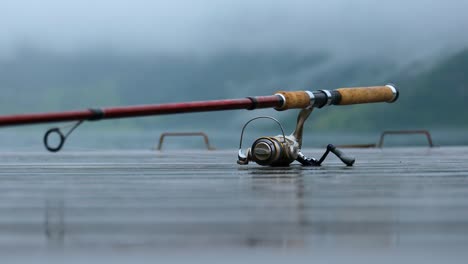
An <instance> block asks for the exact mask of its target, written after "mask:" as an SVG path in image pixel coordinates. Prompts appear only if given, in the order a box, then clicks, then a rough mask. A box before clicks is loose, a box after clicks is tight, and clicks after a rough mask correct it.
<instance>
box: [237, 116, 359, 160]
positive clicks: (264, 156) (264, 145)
mask: <svg viewBox="0 0 468 264" xmlns="http://www.w3.org/2000/svg"><path fill="white" fill-rule="evenodd" d="M311 112H312V108H305V109H302V110H301V112H299V115H298V118H297V125H296V129H295V131H294V132H293V133H292V134H291V135H289V136H285V134H284V129H283V126H282V125H281V123H280V122H279V121H278V120H276V119H275V118H273V117H270V116H259V117H255V118H252V119H250V120H249V121H247V123H245V125H244V127H243V128H242V132H241V136H240V142H239V153H238V159H237V163H238V164H239V165H247V164H248V163H249V161H253V162H255V163H257V164H259V165H262V166H289V164H291V163H292V162H294V161H296V160H297V161H298V162H300V163H301V164H302V165H303V166H320V165H321V164H322V162H323V161H324V160H325V158H326V157H327V156H328V154H329V153H330V152H332V153H333V154H335V155H336V156H337V157H338V158H339V159H340V160H341V161H342V162H343V163H344V164H346V165H347V166H352V165H353V164H354V162H355V159H354V158H352V157H349V156H346V155H345V154H344V153H343V152H342V151H340V150H338V149H337V148H336V147H335V146H333V145H332V144H328V146H327V150H326V151H325V153H324V154H323V155H322V157H321V158H320V159H319V160H316V159H314V158H307V157H306V156H305V155H304V154H302V152H301V147H302V131H303V127H304V123H305V121H306V120H307V118H308V117H309V115H310V113H311ZM257 119H270V120H273V121H275V122H276V123H277V124H278V126H279V128H280V129H281V135H278V136H274V137H268V136H266V137H260V138H258V139H256V140H255V141H254V142H253V143H252V146H251V147H250V148H248V149H247V150H246V152H245V154H244V152H243V151H242V139H243V136H244V131H245V128H246V127H247V125H248V124H250V123H251V122H252V121H254V120H257Z"/></svg>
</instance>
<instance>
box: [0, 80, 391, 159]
mask: <svg viewBox="0 0 468 264" xmlns="http://www.w3.org/2000/svg"><path fill="white" fill-rule="evenodd" d="M397 97H398V91H397V90H396V89H395V88H394V86H392V85H386V86H375V87H356V88H340V89H336V90H330V91H329V90H318V91H312V92H310V91H294V92H290V91H279V92H277V93H275V94H274V95H270V96H251V97H246V98H241V99H225V100H210V101H194V102H182V103H168V104H156V105H136V106H123V107H108V108H90V109H85V110H78V111H65V112H51V113H32V114H19V115H8V116H0V126H17V125H29V124H41V123H51V122H65V121H78V122H77V123H76V124H75V125H74V126H73V127H72V128H71V129H70V130H69V131H68V132H67V133H65V134H63V133H62V132H61V130H60V129H59V128H51V129H49V130H48V131H47V132H46V134H45V135H44V144H45V146H46V148H47V149H48V150H49V151H52V152H56V151H59V150H60V149H61V148H62V146H63V144H64V142H65V139H66V138H67V136H68V135H70V133H71V132H72V131H73V130H74V129H75V128H76V127H78V126H79V125H80V124H81V123H82V122H84V121H98V120H103V119H115V118H129V117H141V116H152V115H167V114H179V113H194V112H208V111H222V110H236V109H247V110H254V109H259V108H275V109H276V110H279V111H281V110H286V109H293V108H307V107H318V108H321V107H323V106H326V105H347V104H360V103H372V102H393V101H395V100H396V99H397ZM52 133H57V134H58V135H59V137H60V142H59V145H58V146H56V147H51V146H50V145H49V143H48V138H49V135H50V134H52Z"/></svg>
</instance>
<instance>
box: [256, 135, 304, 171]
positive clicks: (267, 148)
mask: <svg viewBox="0 0 468 264" xmlns="http://www.w3.org/2000/svg"><path fill="white" fill-rule="evenodd" d="M247 153H248V154H247V155H248V157H247V158H248V159H250V160H252V161H254V162H256V163H257V164H259V165H264V166H266V165H269V166H288V165H289V164H291V163H292V162H293V161H295V160H296V159H297V157H298V155H299V146H298V143H297V142H296V141H294V140H291V139H290V138H287V137H285V138H283V137H282V136H281V135H279V136H275V137H261V138H258V139H257V140H255V141H254V142H253V143H252V147H250V148H249V149H248V150H247Z"/></svg>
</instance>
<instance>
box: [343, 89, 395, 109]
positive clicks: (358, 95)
mask: <svg viewBox="0 0 468 264" xmlns="http://www.w3.org/2000/svg"><path fill="white" fill-rule="evenodd" d="M336 91H338V92H339V93H340V95H341V100H340V101H339V102H338V103H337V105H351V104H366V103H378V102H388V103H391V102H394V101H395V100H396V99H397V96H398V91H397V90H396V88H395V87H394V86H393V85H391V84H388V85H385V86H372V87H355V88H340V89H336Z"/></svg>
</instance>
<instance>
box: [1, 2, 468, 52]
mask: <svg viewBox="0 0 468 264" xmlns="http://www.w3.org/2000/svg"><path fill="white" fill-rule="evenodd" d="M467 10H468V1H456V0H445V1H443V0H427V1H424V0H413V1H411V0H407V1H405V0H393V1H388V0H387V1H372V0H349V1H346V0H328V1H326V0H319V1H315V0H310V1H303V0H288V1H272V0H236V1H219V0H218V1H216V0H198V1H196V0H193V1H189V0H172V1H154V0H153V1H146V0H127V1H124V0H101V1H98V0H79V1H64V0H36V1H32V0H31V1H26V0H2V1H1V2H0V53H2V54H3V55H8V54H10V53H12V51H14V50H15V48H16V47H18V46H21V45H28V46H38V47H41V48H44V49H50V50H53V51H60V52H73V51H77V50H83V49H93V48H96V47H101V48H112V49H115V50H118V51H122V52H126V53H132V52H174V53H201V54H206V53H215V52H222V51H223V50H226V49H240V50H253V51H256V50H275V49H295V50H298V51H305V52H307V51H313V50H323V49H331V50H332V51H338V54H360V53H370V54H371V55H372V54H373V53H379V54H380V53H388V54H398V55H401V54H414V53H424V52H433V51H434V50H438V49H447V48H449V47H454V48H461V47H464V46H468V45H467V44H468V42H467V40H468V36H467V35H468V34H467V33H466V32H468V16H467V15H466V11H467ZM339 52H341V53H339Z"/></svg>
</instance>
